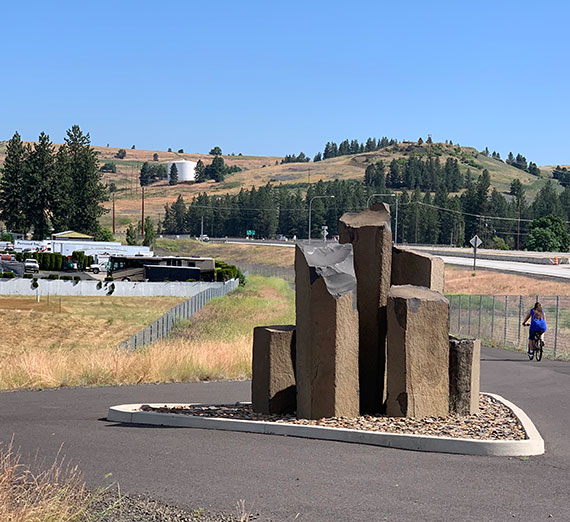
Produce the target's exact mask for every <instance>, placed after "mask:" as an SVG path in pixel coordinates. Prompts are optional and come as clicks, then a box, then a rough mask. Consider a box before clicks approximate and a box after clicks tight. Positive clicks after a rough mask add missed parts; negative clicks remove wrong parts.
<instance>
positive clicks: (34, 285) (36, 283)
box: [32, 277, 40, 288]
mask: <svg viewBox="0 0 570 522" xmlns="http://www.w3.org/2000/svg"><path fill="white" fill-rule="evenodd" d="M38 286H40V284H39V283H38V278H37V277H34V278H33V279H32V288H37V287H38Z"/></svg>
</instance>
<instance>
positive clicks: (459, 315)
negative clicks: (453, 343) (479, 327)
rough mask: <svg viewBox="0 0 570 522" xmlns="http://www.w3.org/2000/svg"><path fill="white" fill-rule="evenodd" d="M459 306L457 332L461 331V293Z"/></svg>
mask: <svg viewBox="0 0 570 522" xmlns="http://www.w3.org/2000/svg"><path fill="white" fill-rule="evenodd" d="M457 297H459V308H458V309H457V333H458V334H459V333H461V297H462V296H461V294H459V295H458V296H457Z"/></svg>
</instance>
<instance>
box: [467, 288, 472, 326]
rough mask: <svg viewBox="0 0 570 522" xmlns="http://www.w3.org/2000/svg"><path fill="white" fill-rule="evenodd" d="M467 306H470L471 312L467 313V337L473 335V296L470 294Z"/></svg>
mask: <svg viewBox="0 0 570 522" xmlns="http://www.w3.org/2000/svg"><path fill="white" fill-rule="evenodd" d="M467 306H469V312H468V313H467V335H471V294H469V299H468V301H467Z"/></svg>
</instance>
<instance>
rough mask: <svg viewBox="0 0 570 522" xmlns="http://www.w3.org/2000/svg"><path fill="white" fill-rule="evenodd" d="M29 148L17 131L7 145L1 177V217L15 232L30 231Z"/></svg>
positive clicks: (9, 228)
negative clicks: (27, 197) (26, 185)
mask: <svg viewBox="0 0 570 522" xmlns="http://www.w3.org/2000/svg"><path fill="white" fill-rule="evenodd" d="M27 153H28V150H27V149H26V147H25V146H24V144H23V143H22V140H21V138H20V135H19V134H18V133H17V132H16V133H15V134H14V136H13V137H12V139H11V140H10V141H9V142H8V145H7V147H6V159H5V161H4V167H3V168H2V170H1V173H2V176H1V177H0V219H2V220H3V221H4V223H5V225H6V227H7V228H8V230H12V231H13V232H20V233H25V232H27V231H28V223H27V222H28V219H27V216H26V209H25V207H24V205H23V204H22V203H23V202H24V201H25V194H24V174H25V165H26V160H27Z"/></svg>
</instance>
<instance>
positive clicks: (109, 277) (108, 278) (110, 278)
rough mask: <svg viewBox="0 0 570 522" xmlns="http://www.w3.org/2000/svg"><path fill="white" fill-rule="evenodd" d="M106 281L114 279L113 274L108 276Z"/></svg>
mask: <svg viewBox="0 0 570 522" xmlns="http://www.w3.org/2000/svg"><path fill="white" fill-rule="evenodd" d="M105 281H114V279H113V276H106V277H105Z"/></svg>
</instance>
